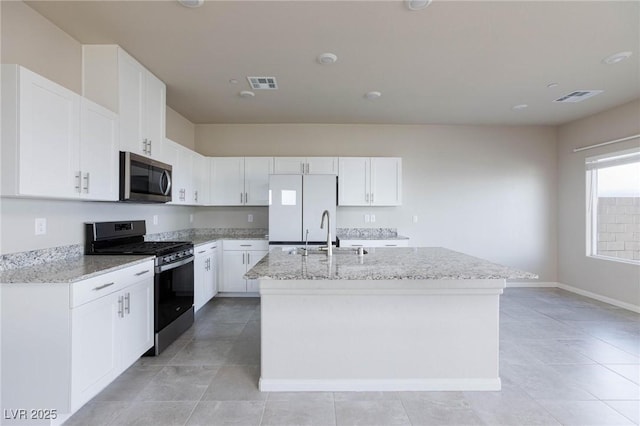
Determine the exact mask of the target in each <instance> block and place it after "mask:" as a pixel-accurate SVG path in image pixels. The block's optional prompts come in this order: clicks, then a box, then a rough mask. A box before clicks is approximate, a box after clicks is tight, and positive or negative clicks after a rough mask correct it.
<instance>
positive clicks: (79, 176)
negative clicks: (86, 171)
mask: <svg viewBox="0 0 640 426" xmlns="http://www.w3.org/2000/svg"><path fill="white" fill-rule="evenodd" d="M81 176H82V171H80V170H78V173H76V175H75V178H76V190H77V191H78V192H81V190H80V185H81V184H82V182H81V180H82V179H81Z"/></svg>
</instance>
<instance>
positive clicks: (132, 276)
mask: <svg viewBox="0 0 640 426" xmlns="http://www.w3.org/2000/svg"><path fill="white" fill-rule="evenodd" d="M153 273H154V272H153V260H150V261H148V262H145V263H141V264H138V265H134V266H130V267H127V268H124V269H121V270H118V271H114V272H109V273H106V274H103V275H99V276H97V277H92V278H89V279H86V280H83V281H78V282H77V283H73V284H72V285H71V307H72V308H74V307H76V306H80V305H82V304H84V303H87V302H90V301H92V300H95V299H98V298H100V297H103V296H106V295H108V294H111V293H113V292H116V291H119V290H121V289H123V288H125V287H127V286H129V285H131V284H133V283H135V282H137V281H140V280H141V279H144V278H147V277H152V276H153Z"/></svg>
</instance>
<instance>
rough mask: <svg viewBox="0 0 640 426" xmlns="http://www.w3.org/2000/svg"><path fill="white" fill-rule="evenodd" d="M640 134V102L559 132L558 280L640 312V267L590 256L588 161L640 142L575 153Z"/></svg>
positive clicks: (583, 121)
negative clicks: (585, 148) (586, 209)
mask: <svg viewBox="0 0 640 426" xmlns="http://www.w3.org/2000/svg"><path fill="white" fill-rule="evenodd" d="M638 133H640V101H635V102H631V103H629V104H626V105H623V106H620V107H618V108H614V109H612V110H609V111H605V112H603V113H601V114H597V115H594V116H592V117H588V118H585V119H582V120H578V121H575V122H572V123H569V124H566V125H564V126H561V127H559V129H558V188H559V189H558V191H559V192H558V199H559V202H558V229H559V235H558V247H559V250H558V253H559V256H558V280H559V281H560V282H561V283H563V284H566V285H569V286H572V287H575V288H578V289H580V290H583V291H587V292H590V293H595V294H597V295H601V296H604V297H608V298H611V299H614V300H617V301H620V302H623V303H627V304H631V305H634V306H636V307H638V308H640V266H637V265H631V264H625V263H621V262H613V261H608V260H602V259H594V258H591V257H587V256H586V212H585V182H586V178H585V169H584V161H585V158H586V157H590V156H594V155H599V154H606V153H608V152H614V151H619V150H623V149H627V148H631V147H637V146H640V140H639V139H635V140H630V141H627V142H624V143H619V144H614V145H608V146H604V147H600V148H595V149H590V150H586V151H581V152H578V153H574V152H573V149H574V148H578V147H581V146H587V145H592V144H597V143H601V142H605V141H608V140H612V139H618V138H623V137H626V136H630V135H634V134H638Z"/></svg>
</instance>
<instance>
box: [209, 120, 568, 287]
mask: <svg viewBox="0 0 640 426" xmlns="http://www.w3.org/2000/svg"><path fill="white" fill-rule="evenodd" d="M196 150H197V151H198V152H200V153H202V154H205V155H210V156H243V155H256V156H259V155H267V156H268V155H274V156H278V155H282V156H287V155H289V156H298V155H331V156H399V157H402V159H403V175H404V179H403V205H402V206H400V207H384V208H381V207H378V208H359V207H349V208H345V207H341V208H338V214H337V216H338V217H337V225H338V227H394V228H398V230H399V232H400V233H401V234H404V235H407V236H409V237H410V238H411V240H412V244H414V245H421V246H444V247H448V248H451V249H454V250H459V251H463V252H465V253H469V254H472V255H476V256H479V257H483V258H486V259H489V260H492V261H495V262H499V263H503V264H506V265H510V266H513V267H517V268H521V269H525V270H528V271H532V272H535V273H537V274H539V275H540V277H541V279H542V280H543V281H555V280H556V199H557V197H556V145H555V129H554V128H551V127H497V126H436V125H425V126H405V125H329V124H327V125H316V124H282V125H275V124H274V125H216V124H213V125H196ZM263 210H266V209H264V208H262V209H255V208H249V207H247V208H240V209H237V208H236V209H224V208H215V209H213V208H204V209H197V211H196V224H198V225H199V226H212V225H218V224H220V223H222V222H225V223H233V224H234V225H236V226H250V225H253V226H254V227H267V215H266V214H264V213H263V212H262V211H263ZM248 212H253V213H254V215H255V217H254V220H255V221H254V223H253V224H248V223H247V222H246V213H248ZM255 212H258V213H257V214H256V213H255ZM365 213H374V214H375V215H376V223H375V224H365V223H364V220H363V215H364V214H365ZM414 215H417V216H418V223H415V224H414V223H413V222H412V216H414ZM221 217H224V218H225V219H224V221H222V220H221Z"/></svg>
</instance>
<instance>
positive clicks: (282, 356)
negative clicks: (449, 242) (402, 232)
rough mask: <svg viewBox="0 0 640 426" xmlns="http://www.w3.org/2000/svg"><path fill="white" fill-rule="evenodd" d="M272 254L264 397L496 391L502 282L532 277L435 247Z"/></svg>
mask: <svg viewBox="0 0 640 426" xmlns="http://www.w3.org/2000/svg"><path fill="white" fill-rule="evenodd" d="M367 251H368V253H367V254H364V255H358V254H357V250H355V249H353V248H349V249H335V250H334V254H333V256H331V257H328V256H327V255H326V254H325V253H323V252H319V251H311V252H310V253H309V254H308V255H307V256H303V255H302V254H301V253H300V252H299V251H292V252H291V251H282V250H278V249H274V250H272V251H270V252H269V254H268V255H267V256H266V257H264V258H263V259H262V260H261V261H260V262H259V263H258V264H257V265H256V266H255V267H254V268H252V269H251V270H250V271H249V272H247V274H246V278H249V279H258V280H259V286H260V295H261V327H262V334H261V377H260V389H261V390H262V391H425V390H499V389H500V388H501V384H500V377H499V374H498V343H499V341H498V331H499V302H500V295H501V294H502V291H503V289H504V287H505V280H506V279H535V278H537V276H536V275H534V274H531V273H529V272H523V271H519V270H515V269H512V268H509V267H506V266H502V265H498V264H495V263H491V262H489V261H486V260H483V259H479V258H476V257H472V256H468V255H465V254H462V253H458V252H455V251H451V250H448V249H444V248H437V247H420V248H375V249H373V248H370V249H367Z"/></svg>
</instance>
